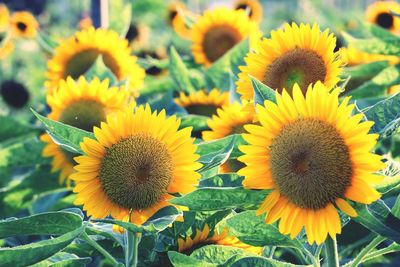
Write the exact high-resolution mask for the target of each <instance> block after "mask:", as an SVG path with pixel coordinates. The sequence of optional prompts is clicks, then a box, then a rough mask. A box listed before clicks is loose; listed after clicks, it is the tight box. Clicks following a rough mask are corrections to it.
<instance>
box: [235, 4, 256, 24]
mask: <svg viewBox="0 0 400 267" xmlns="http://www.w3.org/2000/svg"><path fill="white" fill-rule="evenodd" d="M233 5H234V9H236V10H238V9H242V10H245V11H246V12H248V16H249V18H250V19H251V20H253V21H255V22H261V20H262V17H263V7H262V5H261V4H260V2H259V1H258V0H236V1H235V3H234V4H233Z"/></svg>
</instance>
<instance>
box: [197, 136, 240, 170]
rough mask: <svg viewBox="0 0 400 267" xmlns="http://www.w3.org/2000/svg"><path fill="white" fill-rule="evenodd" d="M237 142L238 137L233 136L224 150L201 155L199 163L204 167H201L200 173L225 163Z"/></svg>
mask: <svg viewBox="0 0 400 267" xmlns="http://www.w3.org/2000/svg"><path fill="white" fill-rule="evenodd" d="M235 142H236V135H231V140H230V142H229V143H228V144H227V145H226V146H225V147H224V148H221V149H220V150H215V151H212V152H209V153H208V154H205V155H201V157H200V159H199V160H198V162H200V163H202V164H203V167H201V169H200V170H199V172H204V171H207V170H210V169H212V168H214V167H217V166H220V165H221V164H222V163H223V162H225V161H226V160H227V159H228V158H229V155H230V154H231V153H232V150H233V147H234V145H235Z"/></svg>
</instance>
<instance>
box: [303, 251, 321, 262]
mask: <svg viewBox="0 0 400 267" xmlns="http://www.w3.org/2000/svg"><path fill="white" fill-rule="evenodd" d="M303 251H304V252H305V253H306V255H307V257H308V258H309V259H310V260H311V263H312V265H313V266H314V267H319V266H320V265H319V261H318V260H317V259H316V258H315V257H314V255H313V254H311V252H310V251H308V249H306V248H305V249H304V250H303Z"/></svg>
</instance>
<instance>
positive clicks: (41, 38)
mask: <svg viewBox="0 0 400 267" xmlns="http://www.w3.org/2000/svg"><path fill="white" fill-rule="evenodd" d="M36 40H37V41H38V44H39V45H40V46H41V47H42V48H43V50H44V51H46V52H47V53H49V54H53V53H54V49H55V48H56V47H57V46H58V43H57V42H56V41H54V40H53V39H52V38H51V37H50V36H49V35H47V34H46V33H44V32H43V31H38V34H37V35H36Z"/></svg>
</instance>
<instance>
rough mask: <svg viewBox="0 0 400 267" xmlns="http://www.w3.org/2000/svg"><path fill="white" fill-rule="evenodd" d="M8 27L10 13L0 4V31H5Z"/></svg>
mask: <svg viewBox="0 0 400 267" xmlns="http://www.w3.org/2000/svg"><path fill="white" fill-rule="evenodd" d="M9 25H10V11H9V10H8V8H7V6H6V5H4V4H0V31H7V30H8V27H9Z"/></svg>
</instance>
